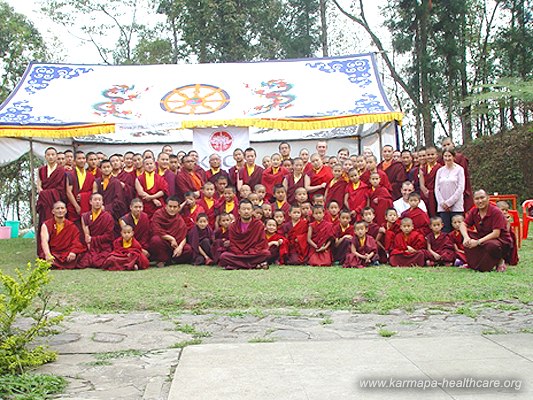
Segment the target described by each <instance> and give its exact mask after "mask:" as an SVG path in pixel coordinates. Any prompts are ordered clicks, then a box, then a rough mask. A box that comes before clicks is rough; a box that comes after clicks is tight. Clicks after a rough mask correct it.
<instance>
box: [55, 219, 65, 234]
mask: <svg viewBox="0 0 533 400" xmlns="http://www.w3.org/2000/svg"><path fill="white" fill-rule="evenodd" d="M64 227H65V222H62V223H59V222H56V234H58V235H59V234H60V233H61V231H62V230H63V228H64Z"/></svg>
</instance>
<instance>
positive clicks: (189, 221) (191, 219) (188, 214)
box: [180, 192, 205, 231]
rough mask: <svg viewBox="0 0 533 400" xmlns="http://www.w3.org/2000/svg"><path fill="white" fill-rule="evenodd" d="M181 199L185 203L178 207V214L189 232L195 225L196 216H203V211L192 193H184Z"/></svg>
mask: <svg viewBox="0 0 533 400" xmlns="http://www.w3.org/2000/svg"><path fill="white" fill-rule="evenodd" d="M183 197H184V198H185V201H184V202H183V203H181V205H180V209H181V211H180V213H181V216H182V217H183V221H185V225H186V226H187V231H189V230H191V228H192V227H193V226H194V225H195V223H196V219H197V217H198V215H200V214H205V210H204V208H203V207H202V206H199V205H198V204H197V203H196V196H195V195H194V192H186V193H185V194H184V196H183Z"/></svg>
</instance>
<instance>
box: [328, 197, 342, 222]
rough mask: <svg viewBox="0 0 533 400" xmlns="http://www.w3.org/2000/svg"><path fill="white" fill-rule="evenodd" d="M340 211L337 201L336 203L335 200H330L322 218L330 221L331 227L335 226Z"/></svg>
mask: <svg viewBox="0 0 533 400" xmlns="http://www.w3.org/2000/svg"><path fill="white" fill-rule="evenodd" d="M340 211H341V209H340V207H339V203H337V202H336V201H335V200H331V201H330V202H329V203H328V210H327V211H326V214H325V216H324V219H325V220H326V221H328V222H331V224H332V225H333V227H336V226H337V225H339V214H340Z"/></svg>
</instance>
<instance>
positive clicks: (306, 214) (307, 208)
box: [300, 201, 313, 222]
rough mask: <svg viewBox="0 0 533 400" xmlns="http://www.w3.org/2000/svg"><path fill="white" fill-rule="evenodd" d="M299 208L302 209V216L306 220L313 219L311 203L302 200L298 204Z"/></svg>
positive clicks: (310, 220)
mask: <svg viewBox="0 0 533 400" xmlns="http://www.w3.org/2000/svg"><path fill="white" fill-rule="evenodd" d="M300 209H301V210H302V218H303V219H305V220H307V222H312V221H313V206H312V205H311V202H309V201H304V202H303V203H302V204H301V205H300Z"/></svg>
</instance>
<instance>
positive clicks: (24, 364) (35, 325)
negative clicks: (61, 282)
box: [0, 259, 63, 375]
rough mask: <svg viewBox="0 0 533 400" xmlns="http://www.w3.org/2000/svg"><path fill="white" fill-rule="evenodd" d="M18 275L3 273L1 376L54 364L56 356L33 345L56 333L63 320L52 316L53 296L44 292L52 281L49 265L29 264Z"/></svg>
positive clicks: (0, 291) (0, 279) (0, 278)
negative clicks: (50, 306) (51, 301)
mask: <svg viewBox="0 0 533 400" xmlns="http://www.w3.org/2000/svg"><path fill="white" fill-rule="evenodd" d="M16 275H17V276H16V277H12V276H10V275H7V274H4V273H3V272H1V271H0V283H1V284H2V286H0V375H2V374H8V373H9V374H21V373H23V372H24V371H26V370H28V369H30V368H34V367H38V366H39V365H42V364H45V363H47V362H50V361H54V360H55V359H56V356H57V355H56V353H54V352H52V351H49V350H47V348H46V347H45V346H32V343H33V341H34V340H35V339H36V338H37V337H42V336H48V335H51V334H54V333H56V332H55V331H54V329H53V328H54V326H55V325H57V324H59V323H60V322H61V320H62V319H63V317H62V316H51V315H50V309H49V307H48V305H49V301H50V294H49V293H47V292H45V291H44V287H45V286H46V285H47V284H48V283H49V282H50V279H51V277H50V264H49V263H48V262H46V261H44V260H39V259H38V260H36V263H35V266H32V265H31V263H28V265H27V267H26V268H25V269H24V270H20V269H17V270H16ZM21 318H26V319H25V320H24V321H22V320H21Z"/></svg>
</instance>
